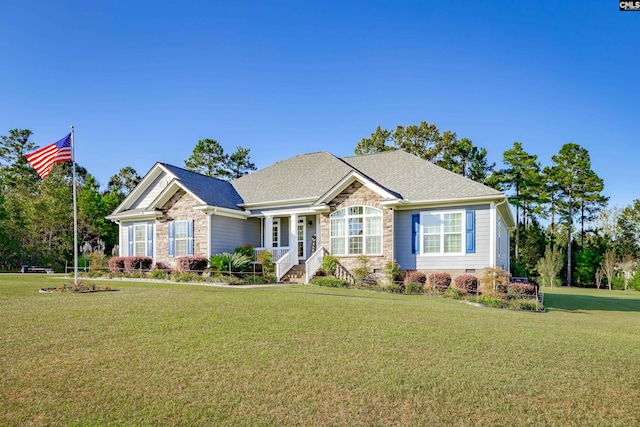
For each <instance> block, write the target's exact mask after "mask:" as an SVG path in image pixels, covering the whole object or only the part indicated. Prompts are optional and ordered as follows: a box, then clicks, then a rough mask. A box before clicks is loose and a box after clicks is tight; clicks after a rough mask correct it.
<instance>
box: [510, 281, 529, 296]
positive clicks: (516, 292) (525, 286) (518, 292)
mask: <svg viewBox="0 0 640 427" xmlns="http://www.w3.org/2000/svg"><path fill="white" fill-rule="evenodd" d="M535 294H536V286H535V284H533V283H531V282H513V283H509V285H508V286H507V295H509V296H510V297H513V298H520V297H522V296H525V295H535Z"/></svg>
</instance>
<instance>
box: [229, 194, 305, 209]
mask: <svg viewBox="0 0 640 427" xmlns="http://www.w3.org/2000/svg"><path fill="white" fill-rule="evenodd" d="M316 200H318V198H317V197H302V198H299V199H287V200H272V201H268V202H260V203H240V204H239V205H238V206H239V207H241V208H244V209H265V208H272V207H273V208H276V207H282V206H300V205H308V204H311V203H313V202H315V201H316Z"/></svg>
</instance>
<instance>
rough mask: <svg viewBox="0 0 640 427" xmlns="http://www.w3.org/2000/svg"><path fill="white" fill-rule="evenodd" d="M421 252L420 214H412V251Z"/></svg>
mask: <svg viewBox="0 0 640 427" xmlns="http://www.w3.org/2000/svg"><path fill="white" fill-rule="evenodd" d="M419 252H420V214H413V215H411V253H412V254H417V253H419Z"/></svg>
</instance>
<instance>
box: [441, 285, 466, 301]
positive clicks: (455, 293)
mask: <svg viewBox="0 0 640 427" xmlns="http://www.w3.org/2000/svg"><path fill="white" fill-rule="evenodd" d="M443 296H444V297H445V298H453V299H459V298H461V297H462V293H461V292H460V290H458V289H457V288H449V289H447V290H446V291H444V294H443Z"/></svg>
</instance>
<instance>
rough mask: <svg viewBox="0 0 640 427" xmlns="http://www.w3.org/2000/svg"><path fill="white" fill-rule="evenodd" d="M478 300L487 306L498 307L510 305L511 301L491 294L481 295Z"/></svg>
mask: <svg viewBox="0 0 640 427" xmlns="http://www.w3.org/2000/svg"><path fill="white" fill-rule="evenodd" d="M477 302H478V303H480V304H483V305H486V306H487V307H496V308H505V307H509V302H508V301H506V300H504V299H502V298H499V297H494V296H489V295H480V296H479V297H478V299H477Z"/></svg>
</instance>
